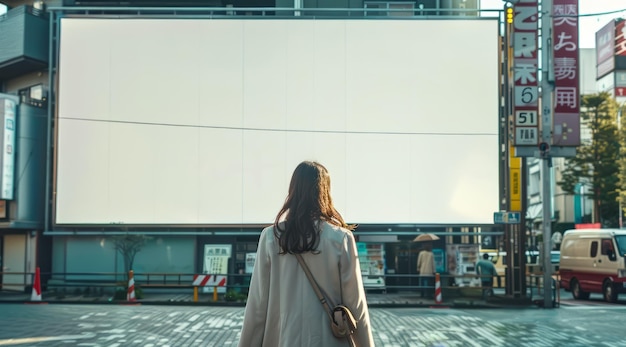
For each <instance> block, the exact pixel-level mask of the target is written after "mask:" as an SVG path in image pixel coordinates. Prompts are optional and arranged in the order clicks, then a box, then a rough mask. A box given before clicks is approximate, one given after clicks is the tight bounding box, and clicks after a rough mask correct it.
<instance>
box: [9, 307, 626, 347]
mask: <svg viewBox="0 0 626 347" xmlns="http://www.w3.org/2000/svg"><path fill="white" fill-rule="evenodd" d="M242 315H243V309H242V308H241V307H197V306H191V307H190V306H148V305H141V306H121V305H62V304H54V305H52V304H50V305H25V304H1V305H0V346H34V347H40V346H94V347H95V346H107V347H118V346H119V347H121V346H145V347H157V346H158V347H167V346H170V347H173V346H220V347H222V346H235V345H236V343H237V337H238V333H239V330H240V328H241V321H242ZM371 316H372V324H373V327H374V339H375V341H376V345H377V346H389V347H395V346H433V347H434V346H438V347H443V346H446V347H448V346H507V347H508V346H568V347H569V346H626V341H624V338H623V337H624V333H623V331H624V329H623V318H624V317H626V307H624V306H621V305H620V306H614V307H562V308H558V309H550V310H543V309H537V308H533V309H468V310H461V309H423V308H407V309H402V308H390V309H384V308H376V309H372V310H371Z"/></svg>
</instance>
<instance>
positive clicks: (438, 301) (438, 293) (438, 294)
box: [435, 273, 443, 304]
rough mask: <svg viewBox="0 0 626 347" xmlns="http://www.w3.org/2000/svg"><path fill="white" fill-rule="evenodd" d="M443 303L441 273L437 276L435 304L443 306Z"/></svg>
mask: <svg viewBox="0 0 626 347" xmlns="http://www.w3.org/2000/svg"><path fill="white" fill-rule="evenodd" d="M442 302H443V301H442V300H441V281H440V278H439V273H436V274H435V304H441V303H442Z"/></svg>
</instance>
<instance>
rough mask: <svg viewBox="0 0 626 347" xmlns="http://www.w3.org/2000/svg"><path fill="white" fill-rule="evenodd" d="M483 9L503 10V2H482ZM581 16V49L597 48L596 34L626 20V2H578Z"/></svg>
mask: <svg viewBox="0 0 626 347" xmlns="http://www.w3.org/2000/svg"><path fill="white" fill-rule="evenodd" d="M480 1H481V3H480V5H481V8H483V9H501V8H503V7H504V4H505V3H504V1H502V0H480ZM578 5H579V14H580V15H582V16H581V17H580V18H579V23H578V25H579V27H578V32H579V43H580V44H579V47H580V48H593V47H595V46H596V44H595V40H596V32H597V31H598V30H600V29H601V28H602V27H603V26H605V25H606V24H607V23H609V22H610V21H611V20H613V19H615V18H619V17H622V18H626V0H578ZM615 10H622V11H621V12H618V13H613V14H609V15H601V16H585V15H587V14H595V13H603V12H610V11H615Z"/></svg>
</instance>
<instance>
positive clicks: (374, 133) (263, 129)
mask: <svg viewBox="0 0 626 347" xmlns="http://www.w3.org/2000/svg"><path fill="white" fill-rule="evenodd" d="M59 119H67V120H76V121H84V122H97V123H117V124H133V125H150V126H164V127H180V128H202V129H221V130H243V131H269V132H288V133H322V134H357V135H423V136H497V135H498V134H497V133H463V132H458V133H451V132H440V133H439V132H437V133H435V132H395V131H344V130H305V129H277V128H246V127H229V126H216V125H193V124H174V123H155V122H136V121H123V120H104V119H87V118H75V117H59Z"/></svg>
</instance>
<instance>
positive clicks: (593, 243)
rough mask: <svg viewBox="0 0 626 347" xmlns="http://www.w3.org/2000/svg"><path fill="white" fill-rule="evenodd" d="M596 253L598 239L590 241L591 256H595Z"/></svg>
mask: <svg viewBox="0 0 626 347" xmlns="http://www.w3.org/2000/svg"><path fill="white" fill-rule="evenodd" d="M597 255H598V241H593V242H591V254H590V256H591V257H592V258H595V257H596V256H597Z"/></svg>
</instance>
